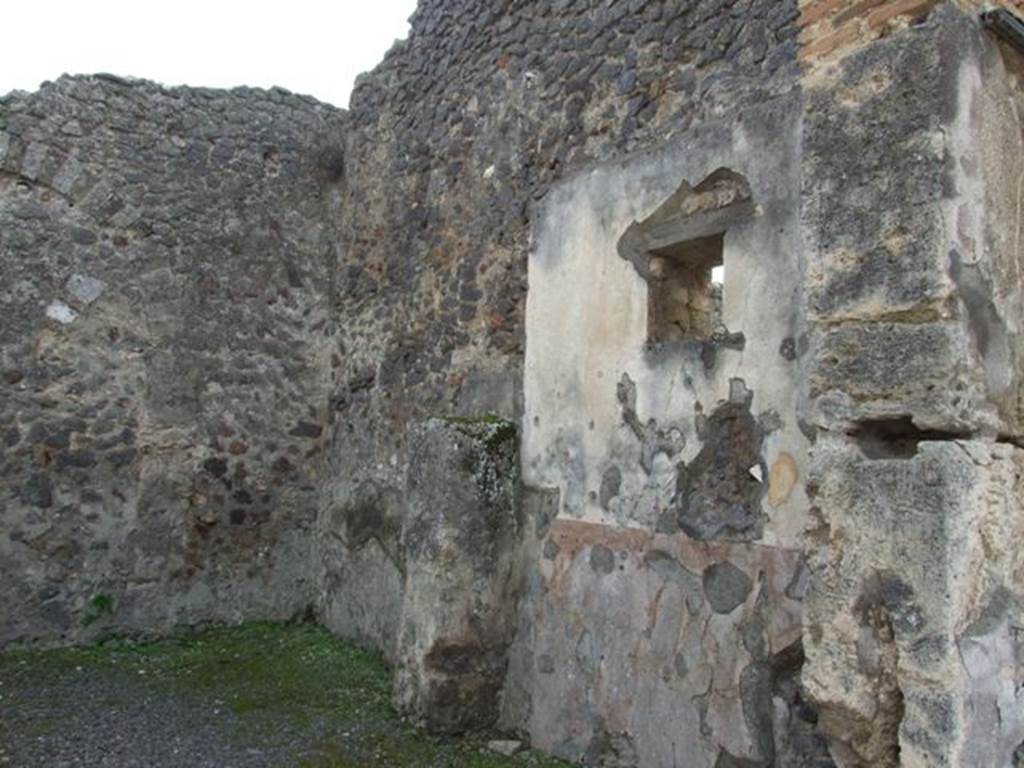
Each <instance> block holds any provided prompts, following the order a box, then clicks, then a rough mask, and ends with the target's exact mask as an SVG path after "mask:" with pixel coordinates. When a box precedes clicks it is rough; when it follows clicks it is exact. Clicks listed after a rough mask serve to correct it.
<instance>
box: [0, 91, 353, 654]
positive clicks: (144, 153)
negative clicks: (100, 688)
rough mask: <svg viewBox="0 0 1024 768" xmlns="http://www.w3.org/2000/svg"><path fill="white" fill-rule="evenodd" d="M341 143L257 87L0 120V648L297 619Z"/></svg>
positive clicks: (319, 435) (71, 99)
mask: <svg viewBox="0 0 1024 768" xmlns="http://www.w3.org/2000/svg"><path fill="white" fill-rule="evenodd" d="M343 135H344V119H343V115H342V113H340V112H339V111H337V110H334V109H331V108H328V107H324V106H323V105H320V104H317V103H315V102H313V101H312V100H309V99H302V98H298V97H295V96H292V95H290V94H287V93H285V92H277V91H271V92H261V91H254V90H245V89H242V90H236V91H232V92H220V91H208V90H201V89H172V90H167V89H162V88H158V87H156V86H154V85H151V84H148V83H141V82H126V81H122V80H118V79H116V78H111V77H105V76H98V77H82V78H77V77H76V78H68V77H64V78H61V79H60V80H58V81H56V82H54V83H49V84H46V85H44V86H43V87H42V88H41V89H40V91H39V92H37V93H34V94H31V95H28V94H19V93H14V94H11V95H10V96H8V97H6V98H5V99H3V100H2V101H0V275H2V281H0V282H2V285H3V289H2V291H0V315H2V318H3V320H2V322H0V372H2V373H0V376H2V380H0V393H2V395H0V434H2V439H3V443H2V445H3V449H2V454H0V473H2V475H3V482H2V485H0V606H2V607H0V643H4V642H8V641H12V640H22V641H26V640H32V639H35V638H40V639H46V640H55V639H59V638H64V639H77V638H83V637H89V636H92V635H95V634H96V633H97V632H101V631H102V632H111V631H135V632H138V631H142V632H160V631H166V630H167V629H170V628H172V627H174V626H178V625H194V624H197V623H202V622H209V621H236V620H239V619H241V618H256V617H265V618H287V617H289V616H291V615H293V614H294V613H297V612H302V611H303V610H304V609H305V608H306V606H308V605H309V603H310V601H311V600H312V598H313V590H312V587H311V581H310V575H311V569H310V565H309V564H310V546H311V543H312V536H311V533H312V525H313V522H314V520H315V516H316V510H317V482H318V467H319V464H320V461H321V458H320V453H321V450H322V443H323V439H324V434H323V433H324V425H325V420H326V418H325V404H326V402H327V393H328V386H329V381H330V378H331V375H332V371H334V370H335V369H336V367H337V364H338V360H337V358H334V364H333V365H332V353H333V347H332V346H331V344H330V342H331V341H332V339H333V332H334V319H333V317H332V316H331V313H330V309H331V305H330V300H329V297H330V290H331V285H332V283H333V281H334V278H335V274H336V264H337V262H338V258H339V254H340V241H339V238H338V231H337V221H338V220H339V218H340V213H339V211H340V196H339V193H338V188H337V184H338V180H339V178H340V175H341V173H342V170H343V167H342V154H341V153H342V139H343Z"/></svg>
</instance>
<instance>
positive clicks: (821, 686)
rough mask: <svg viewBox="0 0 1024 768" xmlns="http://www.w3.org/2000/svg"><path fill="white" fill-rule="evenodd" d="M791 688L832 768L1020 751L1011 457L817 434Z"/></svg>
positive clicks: (1023, 565)
mask: <svg viewBox="0 0 1024 768" xmlns="http://www.w3.org/2000/svg"><path fill="white" fill-rule="evenodd" d="M814 453H815V456H814V467H813V475H812V478H813V479H812V482H814V483H815V485H816V488H817V490H816V494H815V505H816V507H817V509H818V510H819V511H820V514H821V522H822V528H821V531H820V533H819V535H820V536H821V538H822V540H823V544H824V546H823V547H821V549H820V550H819V551H818V552H817V553H816V554H815V555H814V556H813V558H812V560H811V564H812V573H813V576H812V578H811V594H810V595H809V597H808V603H807V615H806V617H805V619H804V622H805V627H806V631H805V634H804V646H805V651H806V653H807V657H808V662H807V666H806V667H805V672H804V681H805V683H806V684H807V686H808V689H809V692H810V694H811V696H812V697H813V698H814V699H815V700H816V701H817V702H818V704H819V707H820V711H821V715H822V718H823V725H824V728H825V731H826V732H827V733H829V735H830V736H831V737H832V748H833V754H834V756H835V757H836V760H837V762H838V764H839V765H841V766H859V765H871V766H896V765H901V766H960V765H963V766H966V765H986V766H1002V765H1012V764H1013V753H1014V750H1015V749H1016V748H1017V746H1018V745H1019V744H1020V743H1021V742H1022V741H1024V693H1022V691H1021V685H1020V681H1021V670H1022V669H1024V667H1022V663H1024V656H1022V649H1021V647H1020V643H1019V638H1017V639H1014V637H1013V635H1014V631H1013V630H1012V629H1011V628H1012V627H1019V626H1020V625H1021V621H1022V619H1024V613H1022V606H1024V603H1022V602H1021V599H1022V597H1024V561H1022V558H1021V553H1020V550H1019V547H1017V546H1016V542H1018V541H1019V540H1020V537H1021V534H1022V532H1024V516H1022V515H1021V512H1020V510H1021V504H1022V498H1021V494H1022V491H1024V486H1022V469H1024V452H1022V451H1020V450H1019V449H1017V448H1015V447H1012V446H1009V445H999V444H992V443H986V442H978V441H952V442H920V443H918V444H917V446H916V451H915V453H914V455H912V456H899V457H893V458H870V457H868V456H865V455H864V453H863V452H862V451H861V450H860V448H859V446H857V445H856V444H855V443H850V442H848V441H846V440H843V439H835V438H829V439H826V438H819V440H818V442H817V444H816V446H815V451H814Z"/></svg>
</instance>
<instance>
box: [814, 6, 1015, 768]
mask: <svg viewBox="0 0 1024 768" xmlns="http://www.w3.org/2000/svg"><path fill="white" fill-rule="evenodd" d="M822 5H824V4H822ZM903 5H904V6H907V7H909V6H908V4H903ZM918 6H919V7H918V8H917V9H916V15H917V16H918V17H919V19H918V21H919V22H920V23H919V24H918V25H916V26H912V27H909V28H907V29H904V30H901V31H899V32H898V33H896V32H894V33H893V34H892V35H891V36H890V37H887V38H883V39H880V40H877V41H874V42H870V43H868V44H865V45H863V47H861V48H859V49H856V50H848V51H847V52H846V55H845V57H844V58H841V59H834V60H831V61H815V60H814V57H813V55H811V56H805V59H807V61H808V69H807V74H806V76H805V83H804V85H805V103H804V126H803V175H804V182H803V211H802V222H801V225H802V232H803V239H804V251H805V254H806V260H807V271H806V276H805V295H806V302H807V320H808V329H809V345H808V347H809V353H808V357H807V359H806V361H805V377H806V380H805V386H806V391H805V395H806V398H805V403H806V409H805V417H806V422H807V426H808V428H809V429H808V431H809V432H811V433H814V434H816V440H815V445H814V448H813V450H812V460H811V471H810V481H809V485H808V491H809V495H810V498H811V501H812V505H813V507H812V511H813V514H814V516H816V517H817V519H818V525H817V527H816V528H815V529H814V530H812V531H811V532H810V534H809V542H810V547H811V549H812V552H814V555H813V556H812V559H811V565H812V579H811V588H810V592H809V594H808V597H807V601H806V604H805V606H806V614H805V618H804V649H805V652H806V657H807V661H806V664H805V666H804V671H803V681H804V684H805V686H806V688H807V690H808V693H809V694H810V696H811V698H812V700H813V701H814V702H815V703H816V705H817V706H818V708H819V713H820V725H821V728H822V729H823V731H824V733H825V734H826V735H827V737H828V739H829V743H830V748H831V752H832V756H833V758H834V759H835V761H836V763H837V764H838V765H839V766H840V767H841V768H851V767H853V766H872V767H873V768H881V767H884V766H897V765H898V766H904V767H905V768H911V767H914V768H916V767H919V766H920V767H921V768H923V767H924V766H929V767H935V766H963V767H966V766H972V767H978V768H980V767H981V766H991V767H992V768H996V767H998V768H1003V767H1004V766H1009V765H1015V764H1018V762H1016V761H1019V760H1021V757H1022V756H1021V754H1020V752H1021V749H1020V748H1019V747H1018V745H1019V744H1021V742H1022V740H1024V723H1022V720H1021V713H1022V712H1024V695H1022V694H1021V693H1020V692H1019V691H1020V682H1021V680H1022V679H1024V663H1022V652H1021V648H1020V644H1019V638H1018V637H1017V635H1016V634H1015V633H1018V634H1019V631H1020V630H1019V627H1020V626H1021V623H1022V613H1021V605H1022V603H1021V598H1022V596H1024V580H1022V576H1024V572H1022V570H1021V559H1020V555H1019V554H1017V553H1016V551H1015V547H1014V545H1013V544H1010V543H1009V542H1013V541H1015V540H1019V536H1020V530H1021V526H1022V525H1024V518H1022V513H1021V487H1020V480H1019V478H1020V471H1021V460H1022V452H1021V451H1020V450H1018V449H1017V448H1016V447H1014V445H1012V444H1007V443H1012V442H1018V443H1019V441H1020V439H1021V437H1022V426H1021V408H1020V394H1021V381H1022V377H1021V359H1022V347H1021V344H1020V342H1019V341H1018V334H1017V329H1019V328H1020V323H1021V307H1022V293H1021V287H1022V286H1021V278H1020V274H1019V262H1020V259H1021V250H1020V239H1019V232H1020V227H1021V221H1020V209H1019V206H1017V205H1016V204H1015V203H1011V200H1013V201H1018V198H1019V180H1020V178H1021V174H1022V171H1024V166H1022V163H1021V144H1022V135H1021V127H1020V123H1019V118H1018V117H1016V115H1019V114H1020V107H1021V105H1022V103H1024V102H1022V99H1021V94H1020V88H1019V85H1018V84H1017V81H1016V78H1015V76H1014V75H1013V74H1012V69H1013V66H1017V65H1011V64H1010V62H1009V60H1008V59H1006V58H1004V57H1007V56H1010V57H1014V56H1017V54H1015V53H1011V52H1009V51H1008V50H1004V51H1000V47H999V46H998V45H997V44H996V42H995V41H994V40H993V39H992V38H991V37H988V36H987V35H986V33H985V32H984V31H983V30H982V27H981V25H980V23H979V22H978V20H977V18H975V17H974V16H971V15H967V14H965V13H963V12H962V11H960V10H957V8H956V6H955V5H954V4H952V3H919V4H918ZM929 10H930V11H931V13H930V15H928V16H927V18H924V14H925V13H926V12H927V11H929ZM850 45H852V46H853V48H856V45H855V44H854V43H850ZM811 53H812V54H813V53H814V51H811ZM997 157H1001V158H1003V159H1002V161H999V160H997V159H996V158H997ZM1015 628H1016V629H1015Z"/></svg>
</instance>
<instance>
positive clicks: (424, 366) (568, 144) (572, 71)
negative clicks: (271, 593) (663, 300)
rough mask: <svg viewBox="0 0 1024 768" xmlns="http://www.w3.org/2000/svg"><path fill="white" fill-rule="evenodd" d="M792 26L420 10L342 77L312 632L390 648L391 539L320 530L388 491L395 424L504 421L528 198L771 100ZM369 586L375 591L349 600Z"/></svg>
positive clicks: (746, 17) (633, 10)
mask: <svg viewBox="0 0 1024 768" xmlns="http://www.w3.org/2000/svg"><path fill="white" fill-rule="evenodd" d="M797 14H798V10H797V7H796V3H795V2H790V1H789V0H787V1H786V2H777V1H776V0H754V1H753V2H751V1H750V0H736V1H735V2H733V1H730V2H725V1H723V0H703V1H702V2H678V1H675V0H645V1H640V0H636V1H634V2H616V3H591V2H584V1H582V0H580V1H578V2H555V3H536V2H526V1H525V0H514V1H513V2H504V3H500V4H497V5H493V4H492V5H488V6H486V7H482V6H481V5H480V4H479V3H476V2H470V1H468V0H460V1H459V2H450V1H447V2H439V1H435V0H430V1H428V2H423V3H421V4H420V7H419V9H418V10H417V12H416V14H415V15H414V17H413V19H412V32H411V34H410V36H409V38H408V40H406V41H403V42H401V43H398V44H397V45H396V47H395V48H394V49H393V50H392V51H391V52H390V53H389V54H388V56H387V58H386V59H385V61H384V62H383V63H382V64H381V65H380V66H379V67H378V68H377V69H375V70H374V71H373V72H372V73H370V74H369V75H367V76H365V78H364V79H363V80H362V81H361V82H360V84H359V85H358V87H357V88H356V90H355V92H354V93H353V98H352V106H351V115H350V120H351V128H350V131H349V134H348V136H349V139H348V151H347V158H348V161H347V167H346V171H347V174H346V184H347V189H348V195H349V197H348V200H349V203H348V204H346V205H345V210H346V211H348V212H349V213H346V214H345V220H344V231H345V238H346V240H347V242H348V243H349V244H350V247H349V250H348V253H347V258H346V259H345V261H344V262H343V265H342V267H341V269H340V270H339V288H340V289H341V290H340V291H339V302H340V303H339V306H338V307H337V311H338V313H339V316H343V317H345V318H346V321H345V323H344V327H343V328H342V332H341V335H340V354H341V357H342V359H343V360H344V365H343V368H342V378H341V387H340V388H339V390H338V392H337V393H336V396H335V399H334V407H335V417H336V419H337V423H336V425H335V427H334V432H333V439H334V446H335V447H334V448H333V449H332V451H331V460H332V465H331V469H330V471H329V473H328V474H329V476H330V477H331V478H332V482H331V483H330V484H329V487H328V488H327V490H326V498H325V506H324V517H323V518H322V525H321V526H320V527H319V529H318V530H319V537H318V540H319V541H320V543H321V547H320V551H319V555H318V559H319V564H320V565H319V567H320V569H321V578H322V581H323V585H324V589H323V592H322V598H321V604H320V609H321V611H322V615H323V617H324V620H325V621H326V623H327V625H328V626H330V627H331V628H332V629H334V630H336V631H338V632H341V633H342V634H344V635H347V636H351V637H357V638H364V639H367V640H371V641H373V642H375V643H378V644H381V645H382V646H384V647H386V648H389V649H390V648H392V647H393V638H394V637H396V636H397V635H396V625H397V621H398V612H399V610H400V608H399V601H398V599H397V598H398V593H397V592H396V591H395V589H394V587H395V586H399V587H400V585H401V581H402V579H401V576H400V570H401V569H400V567H399V565H396V564H395V563H394V558H393V557H392V556H391V555H390V554H389V552H395V551H396V549H395V547H394V540H393V539H392V541H391V543H385V544H384V545H382V546H377V545H376V544H373V543H371V545H370V546H360V547H358V548H354V547H346V546H345V545H344V544H343V543H342V542H341V541H340V540H339V539H338V538H337V537H334V536H332V535H331V531H332V530H335V529H336V528H337V526H338V525H342V526H344V525H345V523H344V520H345V519H346V518H348V517H352V516H353V515H355V516H358V511H359V510H360V509H361V508H363V507H364V506H365V503H366V500H367V499H373V498H378V497H379V496H380V495H383V497H385V498H390V499H392V500H393V499H395V498H397V497H400V496H401V489H402V487H403V483H404V478H405V476H406V462H407V456H408V445H407V441H406V437H405V436H406V433H407V429H408V427H409V425H410V424H411V423H414V422H415V421H416V420H418V419H421V418H423V417H424V416H430V415H437V414H447V413H454V414H459V415H479V414H486V413H494V414H498V415H501V416H503V417H506V418H512V417H514V416H517V414H518V413H519V412H520V411H521V407H522V406H521V370H522V358H523V353H524V350H523V348H524V309H525V301H526V289H527V285H526V254H527V252H528V251H529V249H530V242H529V237H530V235H529V232H530V225H531V222H532V220H533V217H534V215H535V214H534V208H535V206H536V204H537V201H539V200H541V199H542V198H544V196H545V195H546V194H547V192H548V190H549V188H550V187H551V185H552V183H554V182H556V181H557V180H558V179H559V178H561V177H562V176H563V174H565V173H566V171H567V170H573V169H579V168H581V167H585V166H587V165H589V164H593V163H597V162H604V161H607V160H610V159H613V158H616V157H620V156H625V155H627V154H629V153H633V152H637V151H640V150H642V149H644V148H650V147H655V146H658V145H660V144H662V143H663V142H665V141H667V140H670V139H671V138H672V137H673V136H679V135H681V134H682V133H683V132H685V131H686V129H687V128H688V127H689V126H691V125H694V124H696V123H700V122H702V121H704V120H707V119H712V118H722V117H724V116H729V117H730V118H731V117H732V116H733V115H734V113H736V112H737V111H738V108H739V107H740V106H742V105H750V104H755V103H758V102H761V101H765V100H769V99H771V98H772V97H773V96H775V95H777V94H779V93H782V92H785V91H787V90H788V89H789V88H791V87H792V84H793V82H794V81H795V78H796V76H797V66H796V51H797V42H796V35H797V32H798V30H797V28H796V25H795V20H796V18H797ZM384 178H386V179H387V180H388V181H387V184H381V183H380V180H381V179H384ZM677 181H678V180H677ZM410 297H415V298H414V299H410ZM368 577H369V578H373V579H374V580H376V581H377V582H378V583H386V584H388V585H389V588H388V589H383V590H379V591H375V592H374V593H368V592H367V591H366V590H364V589H362V587H361V583H362V582H363V580H365V579H366V578H368Z"/></svg>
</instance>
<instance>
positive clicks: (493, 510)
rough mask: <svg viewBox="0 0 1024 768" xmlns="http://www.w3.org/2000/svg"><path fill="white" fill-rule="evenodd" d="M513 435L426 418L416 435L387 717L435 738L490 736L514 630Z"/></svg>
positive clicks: (475, 423) (478, 424)
mask: <svg viewBox="0 0 1024 768" xmlns="http://www.w3.org/2000/svg"><path fill="white" fill-rule="evenodd" d="M516 445H517V438H516V429H515V427H514V425H512V424H511V423H509V422H506V421H502V420H499V419H496V418H489V417H485V418H481V419H449V420H446V419H431V420H430V421H427V422H426V423H424V424H422V425H420V426H418V427H417V428H416V429H415V430H414V431H413V434H412V437H411V445H410V462H409V472H408V478H407V484H406V490H407V496H406V501H405V505H406V509H405V514H404V519H403V529H402V539H401V541H402V549H403V552H404V557H405V587H404V597H403V602H402V609H401V620H400V624H399V631H398V650H397V654H396V655H397V672H396V677H395V689H394V700H395V706H396V707H397V708H398V710H399V711H400V712H402V713H403V714H404V715H405V716H407V717H408V718H409V719H411V720H412V721H414V722H415V723H417V724H418V725H422V726H424V727H426V728H428V729H429V730H431V731H433V732H458V731H463V730H466V729H471V728H479V727H485V726H489V725H492V724H493V723H494V720H495V719H496V717H497V714H498V696H499V693H500V691H501V686H502V683H503V681H504V677H505V669H506V666H507V652H508V645H509V642H510V641H511V638H512V633H513V632H514V630H515V626H516V594H515V592H516V588H517V585H518V583H519V580H518V578H516V569H517V559H518V558H517V556H518V552H519V550H520V548H519V546H518V539H519V535H520V530H521V527H522V526H521V524H520V521H519V520H518V518H517V510H516V501H515V489H516V483H517V476H518V472H517V462H518V452H517V450H516Z"/></svg>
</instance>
